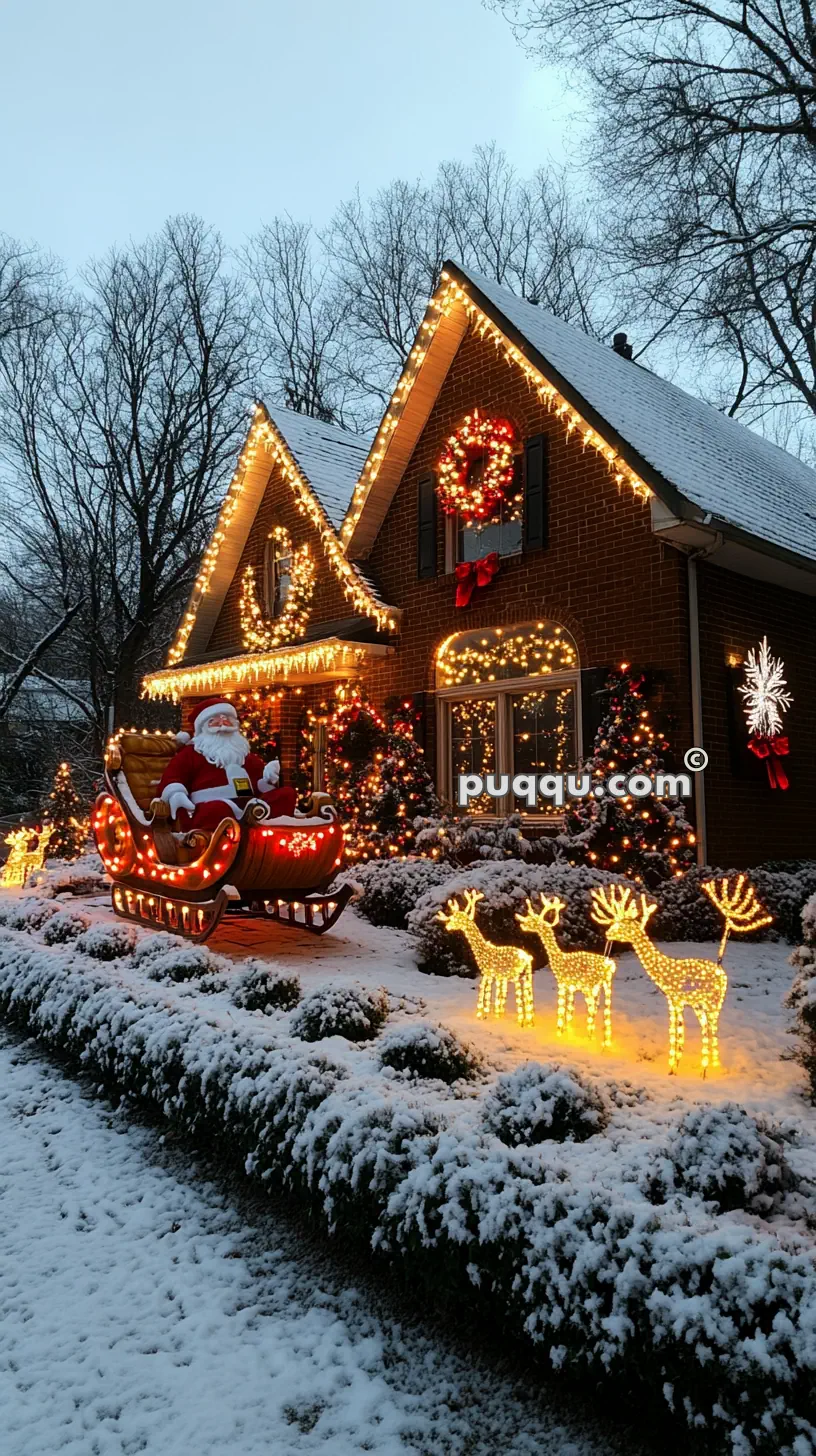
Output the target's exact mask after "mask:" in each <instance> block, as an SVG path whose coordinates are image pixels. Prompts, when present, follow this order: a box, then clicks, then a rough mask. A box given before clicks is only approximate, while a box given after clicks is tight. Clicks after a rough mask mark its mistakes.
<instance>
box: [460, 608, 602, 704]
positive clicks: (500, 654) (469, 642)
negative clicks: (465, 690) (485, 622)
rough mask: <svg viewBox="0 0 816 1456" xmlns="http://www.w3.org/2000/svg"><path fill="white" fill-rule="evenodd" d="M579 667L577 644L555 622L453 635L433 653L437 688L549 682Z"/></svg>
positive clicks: (533, 623) (525, 623) (528, 623)
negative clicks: (505, 681) (539, 679)
mask: <svg viewBox="0 0 816 1456" xmlns="http://www.w3.org/2000/svg"><path fill="white" fill-rule="evenodd" d="M577 666H578V652H577V649H576V647H575V643H574V642H573V640H572V638H571V637H570V634H569V633H568V632H567V631H565V629H564V628H563V627H559V626H558V625H557V624H556V623H554V622H523V623H521V624H520V625H519V626H518V627H514V628H513V629H512V631H511V632H510V633H504V632H503V631H502V629H501V628H500V627H494V628H491V629H490V630H489V631H488V632H483V631H478V630H477V631H471V632H454V633H453V634H452V635H451V636H450V637H446V638H445V640H444V642H442V643H440V645H439V648H438V650H437V654H436V672H437V685H438V686H439V687H445V688H449V687H461V686H463V685H465V684H467V685H470V684H473V683H483V682H487V681H490V682H493V681H495V680H496V679H497V678H499V679H504V678H514V677H549V676H551V675H552V673H554V672H570V671H574V670H575V669H576V668H577ZM496 669H498V671H497V670H496Z"/></svg>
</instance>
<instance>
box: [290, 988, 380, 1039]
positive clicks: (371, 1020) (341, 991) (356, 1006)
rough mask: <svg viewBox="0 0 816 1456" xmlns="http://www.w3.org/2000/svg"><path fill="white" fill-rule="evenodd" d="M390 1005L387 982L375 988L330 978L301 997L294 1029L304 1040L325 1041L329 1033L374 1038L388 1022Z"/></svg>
mask: <svg viewBox="0 0 816 1456" xmlns="http://www.w3.org/2000/svg"><path fill="white" fill-rule="evenodd" d="M389 1009H390V1008H389V1001H388V992H387V991H386V989H385V987H384V986H377V987H376V988H373V989H372V988H368V987H366V986H361V985H360V984H359V983H356V984H354V985H351V986H349V985H346V984H345V983H344V982H342V981H328V982H327V983H326V985H325V986H321V987H320V989H319V990H317V991H313V992H312V994H311V995H310V996H307V997H306V998H305V1000H303V1001H301V1003H300V1006H299V1007H298V1009H297V1011H296V1012H295V1014H294V1016H293V1017H292V1021H291V1029H292V1031H293V1032H294V1034H295V1036H299V1037H300V1038H301V1040H302V1041H322V1040H323V1038H324V1037H326V1036H344V1037H345V1038H346V1040H347V1041H372V1040H373V1039H374V1037H375V1036H376V1035H377V1033H378V1032H379V1031H380V1030H381V1029H382V1027H383V1026H384V1025H385V1022H386V1020H387V1017H388V1012H389Z"/></svg>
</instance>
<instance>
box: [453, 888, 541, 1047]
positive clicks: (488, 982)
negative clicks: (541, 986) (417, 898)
mask: <svg viewBox="0 0 816 1456" xmlns="http://www.w3.org/2000/svg"><path fill="white" fill-rule="evenodd" d="M482 899H484V896H483V895H482V894H481V893H480V892H479V891H478V890H465V903H464V906H461V905H460V904H459V902H458V901H457V900H456V899H453V900H449V901H448V906H447V912H446V911H445V910H440V911H439V913H438V915H437V919H438V920H441V921H443V922H444V925H445V929H446V930H459V931H461V933H462V935H464V937H465V939H466V940H467V943H468V945H469V946H470V948H471V950H472V951H473V955H474V958H475V960H476V964H477V966H478V967H479V970H480V971H481V975H482V979H481V981H480V983H479V1000H478V1003H477V1006H476V1015H477V1016H478V1017H483V1016H489V1015H490V1013H491V1011H492V1012H493V1015H494V1016H503V1015H504V1008H505V1006H506V1004H507V987H508V985H510V984H511V983H512V985H513V990H514V992H515V996H516V1014H517V1016H518V1023H519V1026H532V1024H533V957H532V956H531V955H530V952H529V951H526V950H519V948H518V946H515V945H493V944H492V942H491V941H489V940H485V938H484V936H483V935H482V932H481V930H480V929H479V927H478V925H477V924H476V921H475V915H476V906H477V904H478V902H479V901H480V900H482Z"/></svg>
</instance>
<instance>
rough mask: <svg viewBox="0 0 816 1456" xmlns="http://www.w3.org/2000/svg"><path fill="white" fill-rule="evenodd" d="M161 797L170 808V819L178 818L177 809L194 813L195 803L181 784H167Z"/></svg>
mask: <svg viewBox="0 0 816 1456" xmlns="http://www.w3.org/2000/svg"><path fill="white" fill-rule="evenodd" d="M162 798H163V799H164V802H165V804H167V805H168V807H169V809H170V817H171V819H177V818H178V812H179V809H186V810H187V813H188V814H194V813H195V804H194V803H193V801H192V799H191V798H190V795H189V794H188V793H187V790H186V789H185V787H184V785H183V784H168V785H167V788H166V789H165V790H164V791H163V793H162Z"/></svg>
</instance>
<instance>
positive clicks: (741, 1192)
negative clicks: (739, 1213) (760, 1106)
mask: <svg viewBox="0 0 816 1456" xmlns="http://www.w3.org/2000/svg"><path fill="white" fill-rule="evenodd" d="M666 1152H667V1155H668V1159H669V1162H670V1164H671V1166H672V1169H673V1172H674V1184H675V1187H676V1188H678V1189H680V1190H681V1191H682V1192H683V1193H689V1194H697V1195H698V1196H699V1197H700V1198H703V1199H705V1200H706V1201H711V1202H712V1203H715V1204H716V1205H717V1208H718V1209H719V1211H720V1212H721V1213H728V1212H731V1211H732V1210H733V1209H737V1208H742V1209H748V1210H749V1211H750V1212H752V1213H760V1214H765V1213H769V1212H770V1211H771V1210H772V1209H773V1207H774V1204H775V1202H776V1201H777V1199H778V1197H779V1195H780V1194H782V1193H786V1192H788V1191H789V1190H790V1189H792V1188H794V1187H795V1186H796V1180H795V1178H794V1175H793V1172H792V1170H791V1168H790V1165H789V1163H788V1160H787V1156H786V1151H785V1139H784V1136H783V1134H782V1132H781V1130H780V1129H779V1128H778V1127H775V1126H774V1125H773V1123H771V1122H768V1121H766V1120H765V1119H763V1118H758V1117H752V1116H751V1114H750V1113H749V1112H746V1110H745V1108H744V1107H739V1106H738V1105H737V1103H736V1102H723V1103H721V1104H720V1105H719V1106H716V1107H715V1106H712V1105H707V1106H702V1107H692V1108H690V1110H689V1111H688V1112H686V1113H685V1115H684V1116H683V1117H682V1119H681V1120H680V1122H679V1124H678V1126H677V1128H676V1129H675V1131H674V1133H673V1134H672V1136H671V1138H670V1139H669V1142H668V1146H667V1148H666ZM667 1191H668V1190H667Z"/></svg>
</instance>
